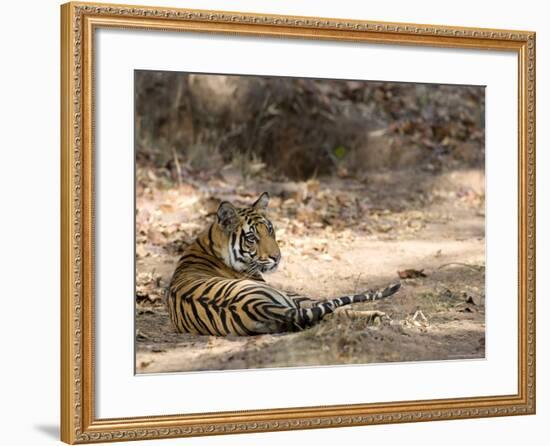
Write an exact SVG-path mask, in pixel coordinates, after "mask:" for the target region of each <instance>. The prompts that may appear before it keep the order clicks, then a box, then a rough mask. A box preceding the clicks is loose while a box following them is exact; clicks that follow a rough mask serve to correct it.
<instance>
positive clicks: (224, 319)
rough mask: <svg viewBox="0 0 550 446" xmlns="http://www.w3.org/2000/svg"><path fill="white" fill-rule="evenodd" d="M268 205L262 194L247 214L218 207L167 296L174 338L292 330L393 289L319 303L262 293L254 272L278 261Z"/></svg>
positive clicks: (269, 290)
mask: <svg viewBox="0 0 550 446" xmlns="http://www.w3.org/2000/svg"><path fill="white" fill-rule="evenodd" d="M268 201H269V197H268V195H267V193H263V194H262V195H261V196H260V198H258V200H257V201H256V202H255V203H254V204H253V205H252V206H251V207H249V208H235V207H234V206H233V205H232V204H230V203H228V202H223V203H221V204H220V206H219V208H218V212H217V219H216V221H215V222H214V223H213V224H212V225H211V226H210V227H209V228H208V230H206V231H205V232H204V233H203V234H201V235H200V236H199V237H198V238H197V239H196V240H195V242H194V243H192V244H191V245H190V246H189V247H188V248H187V249H186V251H185V252H184V254H183V255H182V257H181V258H180V259H179V262H178V264H177V266H176V269H175V271H174V274H173V276H172V280H171V282H170V285H169V288H168V295H167V304H168V311H169V314H170V319H171V321H172V324H173V325H174V327H175V328H176V330H177V331H179V332H181V333H195V334H202V335H214V336H226V335H241V336H250V335H258V334H265V333H281V332H287V331H299V330H303V329H305V328H307V327H311V326H312V325H315V324H316V323H318V322H319V321H321V320H322V319H323V317H325V316H326V315H327V314H330V313H332V312H334V311H335V310H336V309H337V308H338V307H342V306H345V305H350V304H353V303H356V302H365V301H369V300H376V299H382V298H385V297H388V296H391V295H392V294H394V293H395V292H396V291H397V290H398V289H399V287H400V285H399V284H395V285H392V286H389V287H387V288H385V289H383V290H379V291H367V292H365V293H363V294H355V295H349V296H342V297H338V298H335V299H328V300H323V301H319V300H316V299H311V298H308V297H304V296H298V295H295V294H291V293H285V292H283V291H280V290H277V289H275V288H273V287H271V286H269V285H268V284H267V283H265V281H264V280H263V278H262V276H261V273H265V272H270V271H273V270H275V269H276V268H277V265H278V264H279V261H280V258H281V254H280V251H279V247H278V245H277V241H276V239H275V232H274V229H273V226H272V224H271V222H270V221H269V220H268V219H267V217H266V215H265V210H266V208H267V204H268Z"/></svg>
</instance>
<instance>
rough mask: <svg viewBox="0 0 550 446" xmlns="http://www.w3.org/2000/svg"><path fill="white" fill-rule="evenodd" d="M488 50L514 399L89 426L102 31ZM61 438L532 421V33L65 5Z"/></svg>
mask: <svg viewBox="0 0 550 446" xmlns="http://www.w3.org/2000/svg"><path fill="white" fill-rule="evenodd" d="M102 27H110V28H113V27H114V28H126V29H131V28H141V29H152V30H169V31H181V32H202V33H226V34H227V33H228V34H236V35H252V36H259V37H261V36H283V37H286V38H300V39H329V40H341V41H355V42H370V43H373V42H374V43H382V44H383V43H386V44H399V45H422V46H432V47H433V46H435V47H447V48H468V49H489V50H501V51H508V52H513V53H515V54H516V55H517V58H518V66H519V74H518V79H519V85H518V92H519V95H518V110H519V113H518V129H519V139H518V159H519V184H518V188H519V209H518V218H519V222H518V223H519V239H518V254H519V268H518V271H519V277H518V314H519V320H518V331H519V338H518V364H517V366H518V393H517V394H515V395H498V396H487V397H472V398H458V399H436V400H426V401H406V402H394V403H384V404H354V405H337V406H323V407H299V408H287V409H280V408H279V409H270V410H252V411H239V412H221V413H201V414H187V415H185V414H182V415H171V416H157V415H155V414H151V415H150V416H147V417H139V418H120V419H96V417H95V416H94V400H95V393H94V386H95V383H94V379H95V378H94V330H93V321H94V282H93V277H94V235H93V227H94V196H93V184H94V170H93V156H94V151H93V143H94V118H93V111H94V95H93V89H94V85H93V82H94V75H93V73H94V67H93V55H94V43H93V36H94V32H95V30H96V29H98V28H102ZM61 71H62V78H61V123H62V129H61V222H62V223H61V439H62V440H63V441H64V442H67V443H71V444H74V443H92V442H106V441H123V440H139V439H157V438H173V437H187V436H200V435H217V434H229V433H244V432H266V431H281V430H294V429H312V428H322V427H337V426H353V425H370V424H384V423H405V422H415V421H429V420H447V419H463V418H475V417H496V416H510V415H524V414H533V413H535V33H534V32H529V31H508V30H496V29H478V28H464V27H451V26H433V25H414V24H403V23H381V22H367V21H357V20H343V19H325V18H314V17H290V16H276V15H262V14H248V13H239V12H216V11H199V10H185V9H175V8H159V7H141V6H139V7H138V6H127V5H126V6H122V5H110V4H92V3H80V2H71V3H67V4H64V5H62V7H61Z"/></svg>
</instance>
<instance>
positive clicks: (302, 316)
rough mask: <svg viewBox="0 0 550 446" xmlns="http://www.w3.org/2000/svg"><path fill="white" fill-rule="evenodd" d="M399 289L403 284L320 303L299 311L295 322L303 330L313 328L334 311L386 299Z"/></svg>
mask: <svg viewBox="0 0 550 446" xmlns="http://www.w3.org/2000/svg"><path fill="white" fill-rule="evenodd" d="M399 288H401V284H400V283H395V284H393V285H390V286H388V287H386V288H383V289H380V290H376V291H374V290H369V291H367V292H365V293H363V294H353V295H349V296H342V297H336V298H334V299H329V300H326V301H323V302H319V303H317V304H315V305H314V306H313V307H311V308H301V309H299V310H298V311H297V314H296V319H297V320H296V321H295V322H296V324H297V325H298V327H299V328H301V329H303V328H306V327H311V326H312V325H315V324H317V323H318V322H319V321H321V319H323V318H324V317H325V316H326V315H327V314H330V313H332V312H334V310H336V309H337V308H339V307H343V306H346V305H350V304H354V303H358V302H367V301H371V300H372V301H374V300H378V299H384V298H386V297H390V296H391V295H393V294H395V293H397V291H398V290H399Z"/></svg>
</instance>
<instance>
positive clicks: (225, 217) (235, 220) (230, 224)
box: [216, 201, 239, 232]
mask: <svg viewBox="0 0 550 446" xmlns="http://www.w3.org/2000/svg"><path fill="white" fill-rule="evenodd" d="M216 214H217V216H218V223H219V224H220V226H221V227H222V229H223V230H224V231H226V232H231V231H233V230H235V228H236V227H237V226H238V225H239V216H238V214H237V209H235V206H233V205H232V204H231V203H229V201H222V202H221V203H220V206H219V207H218V211H217V212H216Z"/></svg>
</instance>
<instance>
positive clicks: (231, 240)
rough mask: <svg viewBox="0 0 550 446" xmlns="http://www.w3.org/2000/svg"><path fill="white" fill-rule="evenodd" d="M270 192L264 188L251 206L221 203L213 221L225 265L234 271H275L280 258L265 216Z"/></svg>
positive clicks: (252, 272) (272, 232)
mask: <svg viewBox="0 0 550 446" xmlns="http://www.w3.org/2000/svg"><path fill="white" fill-rule="evenodd" d="M268 203H269V195H268V194H267V192H264V193H263V194H261V195H260V197H259V198H258V199H257V200H256V201H255V202H254V204H253V205H252V206H250V207H246V208H236V207H235V206H233V205H232V204H231V203H229V202H228V201H223V202H222V203H220V206H219V207H218V211H217V213H216V214H217V219H216V222H215V223H214V224H215V225H216V226H217V227H218V229H219V231H217V232H218V234H219V236H220V238H221V239H222V240H221V242H222V243H221V246H222V247H223V250H222V252H221V255H222V257H223V260H224V262H225V264H226V265H227V266H229V267H230V268H232V269H233V270H235V271H239V272H245V273H248V274H251V275H253V274H255V273H257V272H261V273H266V272H272V271H274V270H275V269H276V268H277V266H278V265H279V261H280V260H281V251H280V250H279V245H278V244H277V240H276V239H275V230H274V229H273V225H272V223H271V221H269V219H268V218H267V216H266V209H267V205H268Z"/></svg>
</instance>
